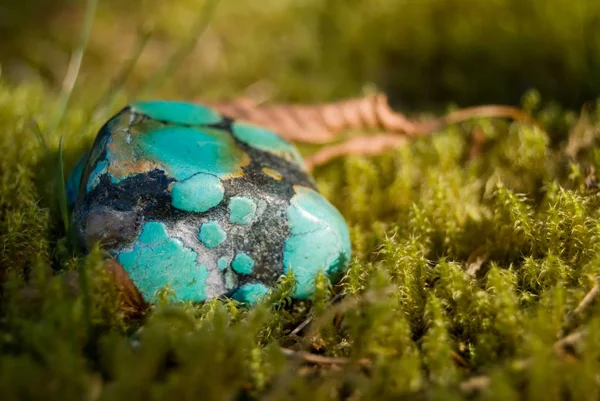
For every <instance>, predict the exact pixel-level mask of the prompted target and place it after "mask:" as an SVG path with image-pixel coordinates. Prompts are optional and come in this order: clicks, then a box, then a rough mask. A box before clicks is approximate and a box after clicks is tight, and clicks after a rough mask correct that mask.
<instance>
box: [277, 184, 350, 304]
mask: <svg viewBox="0 0 600 401" xmlns="http://www.w3.org/2000/svg"><path fill="white" fill-rule="evenodd" d="M294 190H295V191H296V195H294V196H293V197H292V199H291V201H290V206H289V208H288V211H287V217H288V224H289V227H290V235H289V237H288V239H287V240H286V241H285V246H284V254H283V271H284V273H286V274H287V273H288V272H289V270H290V269H291V270H292V271H293V273H294V278H295V279H296V281H297V285H296V290H295V294H294V295H295V297H296V298H301V299H305V298H308V297H310V296H311V295H312V294H313V292H314V281H315V279H316V277H317V275H318V273H319V271H323V272H324V274H326V275H327V276H329V277H333V276H336V275H338V274H339V273H341V272H342V271H343V270H345V268H346V267H347V266H348V262H349V261H350V253H351V246H350V235H349V232H348V227H347V226H346V222H345V221H344V218H343V217H342V215H341V214H340V212H338V210H337V209H336V208H335V207H334V206H333V205H331V203H329V202H328V201H327V199H325V198H324V197H323V196H321V195H320V194H319V193H317V192H316V191H314V190H312V189H310V188H306V187H300V186H295V187H294Z"/></svg>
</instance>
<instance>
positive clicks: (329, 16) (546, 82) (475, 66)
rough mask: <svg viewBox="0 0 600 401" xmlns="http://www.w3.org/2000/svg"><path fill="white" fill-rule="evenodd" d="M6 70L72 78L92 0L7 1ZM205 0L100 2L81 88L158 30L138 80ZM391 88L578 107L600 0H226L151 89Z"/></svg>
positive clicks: (597, 43) (596, 62)
mask: <svg viewBox="0 0 600 401" xmlns="http://www.w3.org/2000/svg"><path fill="white" fill-rule="evenodd" d="M3 3H5V4H1V5H0V63H1V67H2V75H3V77H4V78H5V79H7V80H9V81H12V82H18V81H21V80H31V79H39V80H42V81H45V82H47V83H48V84H50V85H52V86H54V87H56V88H57V89H58V88H59V87H60V83H61V81H62V77H63V76H64V74H65V71H66V67H67V65H68V60H69V55H70V51H71V50H72V49H73V48H74V47H75V45H76V42H77V40H78V36H79V31H80V29H81V23H82V21H83V12H84V8H85V4H84V3H85V2H84V1H83V0H19V1H12V0H5V1H4V2H3ZM204 3H205V1H203V0H171V1H164V0H131V1H121V0H100V2H99V6H98V11H97V13H96V18H95V21H94V26H93V32H92V38H91V42H90V46H89V49H88V52H87V53H86V57H85V59H84V64H83V70H82V74H81V76H80V79H81V81H80V84H79V86H78V88H79V96H84V97H85V98H89V97H90V96H91V97H93V96H96V92H98V91H101V90H103V88H106V87H108V86H109V85H111V77H114V75H115V74H116V73H117V72H118V71H119V68H120V66H121V65H123V63H124V62H125V61H126V60H127V58H128V57H130V55H131V54H132V52H133V48H134V47H135V44H136V40H137V38H138V37H139V36H140V34H141V32H148V31H151V32H152V36H151V39H150V40H149V42H148V44H147V46H146V48H145V51H144V53H143V55H142V57H141V59H140V60H139V63H138V66H137V68H136V70H135V72H134V75H133V77H132V79H131V80H130V81H129V82H128V83H127V89H128V90H131V91H133V90H135V89H136V88H139V87H140V85H141V84H142V83H143V82H144V81H145V80H146V79H147V78H148V77H149V76H150V75H151V74H152V73H153V71H156V69H157V68H158V67H159V66H160V65H161V64H162V63H164V62H165V60H166V59H168V57H169V56H170V55H171V54H172V53H173V51H174V50H175V49H176V48H177V47H178V46H179V45H180V43H182V42H183V41H185V40H186V39H188V38H189V36H190V30H191V27H192V26H193V25H194V24H195V23H196V21H197V20H198V19H199V18H201V16H202V13H203V12H204V11H205V8H204ZM374 88H377V89H380V90H383V91H385V92H387V93H388V94H389V95H390V97H391V99H392V103H393V104H394V105H396V106H398V107H401V108H403V109H423V108H437V107H443V106H445V105H447V104H448V103H456V104H459V105H461V106H467V105H473V104H480V103H509V104H518V103H519V102H520V99H521V96H522V95H523V93H524V92H525V91H527V90H528V89H531V88H536V89H538V90H539V91H540V93H541V95H542V98H544V99H545V100H555V101H557V102H559V103H561V104H563V105H565V106H568V107H578V106H579V105H581V104H582V103H583V102H585V101H588V100H592V99H595V98H596V97H597V96H598V94H599V93H600V1H598V0H303V1H292V0H260V1H239V0H222V1H220V3H219V4H218V6H217V9H216V12H215V14H214V16H213V17H212V19H211V22H210V25H209V28H208V29H207V31H206V32H205V33H204V34H203V35H202V37H201V38H200V40H199V41H198V43H197V45H196V46H195V48H194V49H193V51H192V52H191V54H190V55H189V56H188V57H187V58H186V59H185V61H184V63H183V64H182V65H181V66H180V68H179V69H178V70H177V71H176V73H175V74H174V75H173V76H171V77H170V78H169V80H168V82H166V83H165V84H164V85H162V86H161V88H160V89H159V90H158V91H156V92H155V93H152V95H153V96H165V97H176V98H182V99H192V98H195V97H230V96H236V95H242V94H250V95H252V96H255V97H257V98H260V99H261V100H294V101H325V100H331V99H336V98H340V97H347V96H357V95H361V94H362V93H364V92H365V91H368V90H372V89H374Z"/></svg>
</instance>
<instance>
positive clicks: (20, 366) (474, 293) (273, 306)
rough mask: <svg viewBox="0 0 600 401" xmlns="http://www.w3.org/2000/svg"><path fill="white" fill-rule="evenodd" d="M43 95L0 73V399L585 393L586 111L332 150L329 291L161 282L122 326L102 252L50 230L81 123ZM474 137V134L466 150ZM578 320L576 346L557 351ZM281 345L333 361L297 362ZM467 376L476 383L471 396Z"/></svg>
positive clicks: (590, 182)
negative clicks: (175, 287)
mask: <svg viewBox="0 0 600 401" xmlns="http://www.w3.org/2000/svg"><path fill="white" fill-rule="evenodd" d="M290 93H291V92H290ZM535 96H536V95H535V94H528V95H527V96H526V97H525V101H526V103H527V107H528V108H530V109H531V110H534V109H535V107H534V106H532V105H531V104H530V103H535V102H534V100H535V101H536V102H538V101H539V100H536V99H533V100H532V98H533V97H535ZM53 98H54V97H53V96H51V95H50V92H49V91H48V90H47V89H46V88H44V87H42V86H40V85H33V84H27V85H21V86H18V87H9V86H7V85H6V84H4V83H1V84H0V132H1V133H2V134H1V135H0V155H1V157H0V273H1V274H2V290H1V293H0V294H1V297H2V298H1V306H0V394H2V396H3V397H2V399H17V398H21V399H23V398H27V399H36V398H37V399H39V398H43V399H47V400H58V399H65V400H75V399H82V398H89V399H93V400H121V399H123V400H128V401H131V400H132V399H140V400H151V399H178V400H179V399H181V400H187V399H190V400H197V399H200V398H202V399H259V398H269V399H273V400H277V399H282V400H283V399H285V400H290V399H298V400H306V399H322V400H334V399H335V400H339V399H342V398H344V399H345V398H350V399H382V400H384V399H398V398H414V397H419V398H421V399H432V400H433V399H464V398H470V399H507V398H514V397H515V396H516V395H518V396H520V397H521V398H523V399H525V398H527V399H536V398H540V399H541V398H544V399H548V398H550V399H581V398H597V396H598V386H597V372H598V370H599V368H600V366H599V364H600V342H599V340H598V338H599V337H600V336H598V331H599V330H600V319H599V318H598V312H600V307H599V306H598V303H592V304H591V305H590V306H588V307H587V308H586V309H585V310H583V311H582V312H581V313H577V314H575V313H573V311H574V310H575V308H576V307H577V305H578V304H579V303H580V301H581V300H582V299H583V298H584V297H585V295H586V293H588V292H589V291H590V290H591V289H592V288H593V287H594V285H596V283H597V282H598V277H599V276H600V267H599V266H600V246H599V245H598V237H599V234H600V223H599V222H598V221H599V217H600V207H599V206H600V203H599V197H598V185H597V177H596V176H595V174H593V171H594V170H592V168H594V169H595V171H600V147H599V146H598V143H599V140H600V134H599V133H600V108H597V107H593V108H592V109H591V110H590V111H589V113H588V114H587V116H586V117H585V119H582V123H581V124H580V126H579V128H578V129H574V130H572V131H571V132H572V134H571V135H568V134H567V132H569V131H568V129H567V130H565V129H564V128H565V127H566V128H572V127H573V126H574V124H575V122H576V120H574V119H573V115H572V113H566V112H563V111H560V109H558V108H556V107H555V106H552V105H550V106H547V105H545V104H543V103H542V104H541V106H540V107H539V108H538V109H535V110H538V111H535V113H536V116H537V117H539V119H540V120H541V121H543V122H544V124H545V127H546V128H545V129H537V128H531V127H529V126H525V125H522V124H519V123H509V122H506V121H496V120H485V119H484V120H480V121H473V122H469V123H465V124H461V125H460V126H453V127H448V128H446V129H444V130H442V131H440V132H437V133H436V134H435V135H434V136H432V137H428V138H419V139H415V140H414V141H411V142H410V143H409V144H408V145H406V146H404V147H402V148H400V149H396V150H391V151H389V152H387V153H386V154H384V155H381V156H377V157H372V158H365V157H348V158H344V159H342V160H337V161H334V162H332V163H331V164H329V165H327V166H324V167H321V168H319V169H318V170H317V171H316V172H315V178H316V180H317V183H318V185H319V187H320V188H321V189H322V190H323V193H324V194H325V195H326V196H327V198H328V199H329V200H331V202H332V203H333V204H335V205H336V206H337V207H338V208H339V209H340V211H341V212H342V213H343V215H344V216H345V218H346V219H347V220H348V223H349V226H350V227H351V241H352V245H353V249H354V250H355V252H354V258H353V260H352V262H351V266H350V269H349V271H348V272H347V273H346V275H345V277H344V278H343V280H342V281H341V283H340V284H338V285H335V286H332V285H331V284H330V283H329V280H327V279H326V278H325V277H323V276H322V275H321V276H319V277H318V279H317V288H316V291H315V293H314V294H313V296H312V299H311V300H310V301H303V302H298V301H292V300H291V295H292V294H293V293H294V291H295V281H294V277H293V275H292V274H289V275H287V276H284V277H282V278H281V279H280V281H279V283H278V286H277V288H275V289H274V290H273V291H272V292H271V293H270V294H269V295H268V296H267V299H266V300H265V301H263V302H260V303H258V304H257V305H256V306H254V307H252V308H247V307H245V306H243V305H241V304H239V303H237V302H236V301H233V300H211V301H209V302H207V303H204V304H200V305H194V304H192V303H182V304H173V303H172V292H170V291H169V289H168V288H165V289H163V290H162V291H159V292H158V294H157V296H156V298H157V300H158V304H157V305H156V306H155V307H153V308H152V309H151V310H150V311H149V312H148V313H147V314H146V315H145V316H143V317H141V318H135V319H134V318H131V317H128V316H125V314H124V312H123V311H122V309H121V306H122V304H121V299H120V298H119V296H118V293H117V290H116V288H114V286H113V284H112V282H111V280H110V278H109V276H108V274H107V273H106V271H105V270H104V267H103V263H102V255H101V253H100V251H99V250H96V251H94V252H92V253H91V254H90V255H88V256H85V257H84V256H81V255H77V254H75V253H74V251H73V250H72V248H71V247H70V245H69V242H68V241H67V233H65V232H64V231H65V228H64V225H63V224H62V221H61V213H60V208H59V206H58V201H57V197H56V193H55V187H54V183H55V179H56V176H57V174H58V169H57V158H58V147H59V138H60V137H63V159H64V167H65V169H66V170H69V169H70V168H72V167H73V166H74V165H75V163H76V161H77V158H78V156H79V154H80V153H81V152H82V150H83V149H84V148H85V147H86V146H87V145H88V144H89V143H90V142H91V141H92V140H93V137H94V134H95V131H96V130H97V129H98V124H96V123H89V120H88V118H87V116H89V115H90V112H91V109H90V106H89V105H87V104H86V103H85V102H83V103H81V104H76V105H75V106H73V107H72V108H71V109H70V110H69V112H68V113H67V114H66V115H65V118H64V120H63V122H62V124H61V126H60V127H59V128H58V129H57V131H56V132H47V131H44V128H45V127H47V126H48V122H49V121H52V117H53V114H52V113H53V107H54V105H55V103H54V100H53ZM36 124H37V125H39V126H40V127H41V129H42V132H43V133H44V136H43V138H44V140H43V141H40V139H39V133H38V130H37V129H36V128H35V125H36ZM556 127H559V128H556ZM560 127H562V128H560ZM474 130H481V131H482V132H484V134H485V137H486V142H485V145H484V146H483V147H482V148H481V152H480V153H478V154H475V155H474V156H472V152H471V145H472V144H471V140H470V133H471V132H473V131H474ZM42 142H43V143H42ZM44 143H45V144H44ZM576 145H577V146H576ZM573 149H575V150H573ZM589 172H592V173H590V174H588V173H589ZM75 271H79V272H86V277H87V278H88V286H87V289H85V291H84V289H81V290H80V291H77V290H76V289H75V288H73V287H74V286H73V285H72V284H73V282H74V281H73V280H75V282H77V280H76V278H75V276H73V274H74V272H75ZM334 294H341V295H342V299H341V300H340V301H339V302H337V303H333V304H331V303H330V301H331V299H332V296H333V295H334ZM308 318H310V319H311V321H312V323H311V324H310V325H309V326H308V327H306V328H304V329H303V330H296V331H294V329H295V328H296V327H298V326H299V325H300V324H301V323H303V322H304V321H305V320H306V319H308ZM578 330H585V331H586V332H587V333H588V335H587V336H586V337H585V338H583V339H582V340H581V341H580V342H579V343H577V344H574V345H573V346H572V348H573V353H574V354H575V355H574V356H568V357H561V356H558V355H556V353H555V352H554V344H555V342H556V341H557V340H558V339H559V338H561V337H563V336H564V335H565V334H568V333H571V332H573V331H578ZM292 332H293V334H292ZM280 347H285V348H287V349H295V350H305V351H308V352H311V353H314V354H321V355H323V356H330V357H344V358H347V359H345V360H344V361H345V362H344V363H340V364H338V366H336V368H331V367H330V366H326V365H322V366H318V367H316V368H306V367H305V366H301V365H303V363H302V361H300V360H298V359H296V358H290V357H287V356H285V355H283V354H282V352H281V350H280ZM479 376H485V382H486V383H487V384H486V386H485V387H486V388H485V389H484V390H482V391H479V390H475V391H471V390H469V386H467V385H465V383H467V384H468V382H466V381H468V380H471V379H473V378H474V377H479Z"/></svg>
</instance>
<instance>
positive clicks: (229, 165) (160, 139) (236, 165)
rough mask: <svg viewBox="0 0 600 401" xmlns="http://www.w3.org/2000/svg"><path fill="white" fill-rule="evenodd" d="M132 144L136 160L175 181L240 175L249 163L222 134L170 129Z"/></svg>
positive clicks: (242, 152) (136, 137)
mask: <svg viewBox="0 0 600 401" xmlns="http://www.w3.org/2000/svg"><path fill="white" fill-rule="evenodd" d="M133 140H134V141H135V143H134V144H135V146H136V147H138V149H139V151H138V154H139V155H140V157H143V158H145V159H148V160H151V161H154V162H157V163H160V164H162V165H163V166H164V169H165V170H166V171H167V172H168V173H169V174H170V175H171V177H173V178H175V179H176V180H178V181H183V180H186V179H188V178H190V177H192V176H193V175H195V174H198V173H207V174H213V175H216V176H217V177H219V178H229V177H231V176H233V175H242V174H243V171H242V167H243V166H245V165H247V164H248V163H249V162H250V158H249V157H248V155H247V154H246V153H245V152H244V151H243V150H241V149H240V148H238V147H237V146H236V144H235V141H234V139H233V138H232V137H231V135H229V133H227V131H224V130H218V129H211V128H189V127H181V126H173V127H165V128H160V129H157V130H154V131H150V132H148V133H146V134H144V135H134V136H133Z"/></svg>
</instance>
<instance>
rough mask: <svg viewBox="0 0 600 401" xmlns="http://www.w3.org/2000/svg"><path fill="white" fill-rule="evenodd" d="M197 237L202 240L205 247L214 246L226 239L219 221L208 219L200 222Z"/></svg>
mask: <svg viewBox="0 0 600 401" xmlns="http://www.w3.org/2000/svg"><path fill="white" fill-rule="evenodd" d="M198 239H199V240H200V241H202V243H203V244H204V245H205V246H206V247H207V248H214V247H217V246H219V245H221V244H222V243H223V241H225V240H226V239H227V233H226V232H225V231H223V229H222V228H221V226H220V225H219V223H217V222H216V221H210V222H208V223H204V224H202V226H201V227H200V233H199V234H198Z"/></svg>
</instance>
